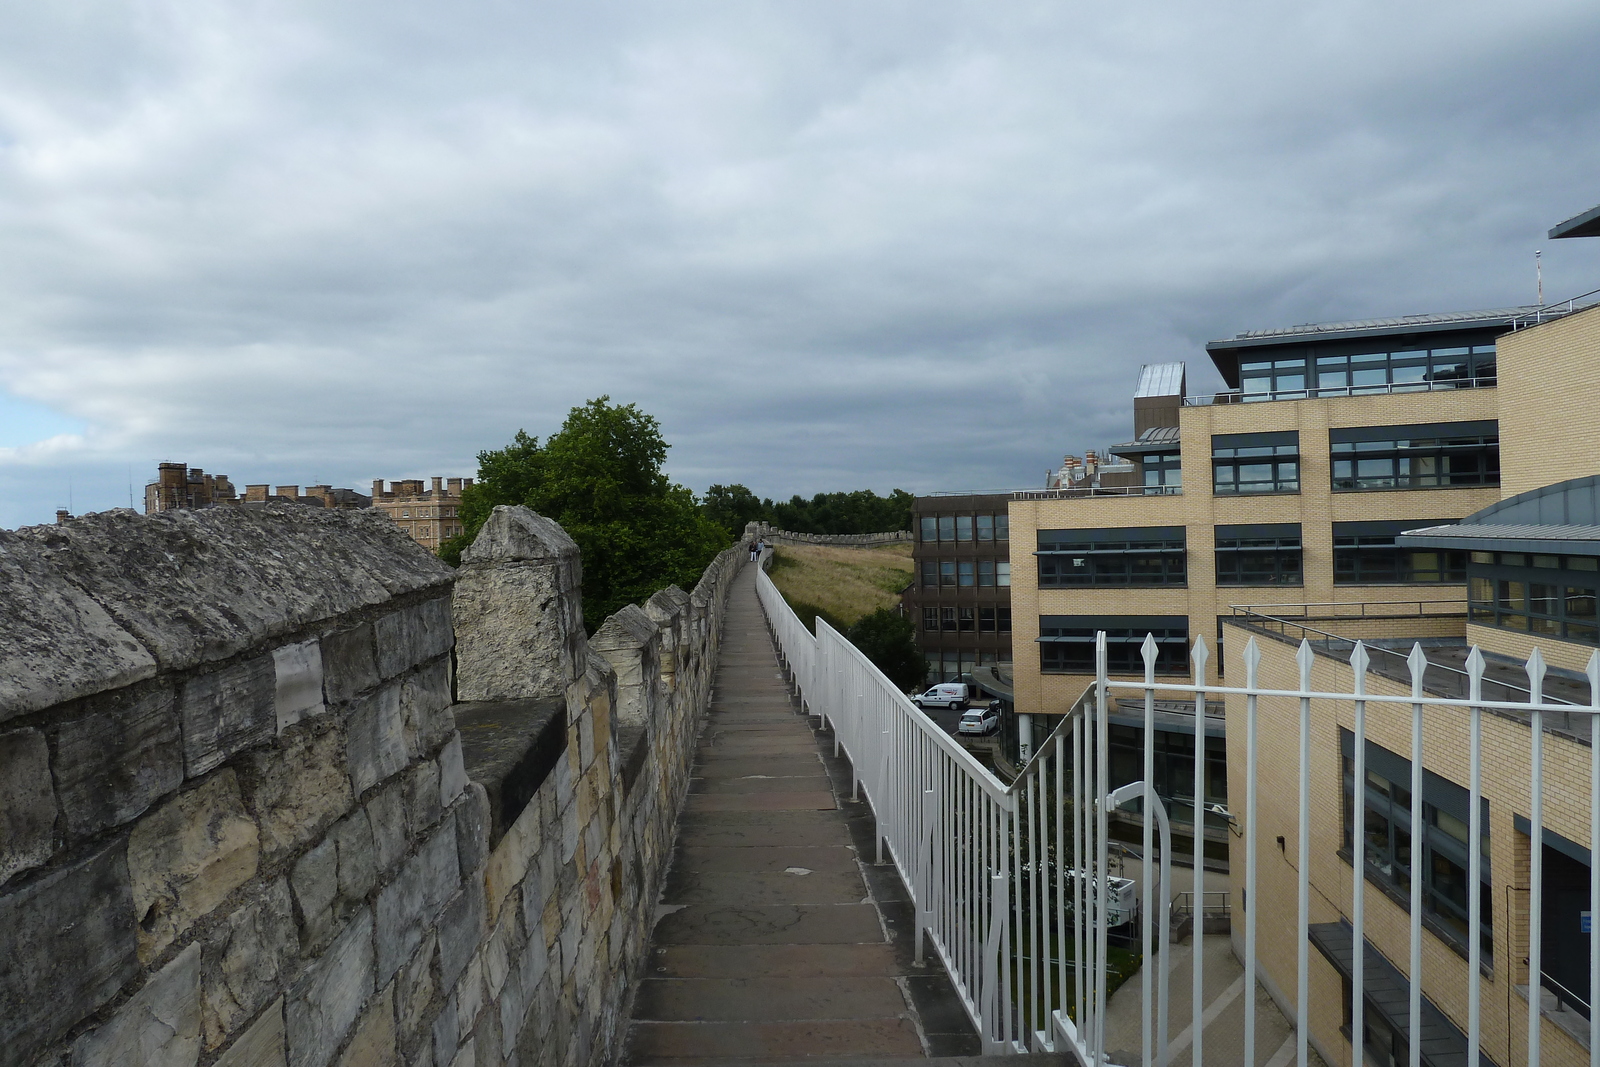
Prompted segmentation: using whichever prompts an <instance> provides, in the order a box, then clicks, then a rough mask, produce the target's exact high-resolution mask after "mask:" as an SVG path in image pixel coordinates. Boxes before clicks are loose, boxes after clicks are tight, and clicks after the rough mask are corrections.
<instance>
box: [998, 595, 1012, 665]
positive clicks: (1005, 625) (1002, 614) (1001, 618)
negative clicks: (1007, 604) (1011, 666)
mask: <svg viewBox="0 0 1600 1067" xmlns="http://www.w3.org/2000/svg"><path fill="white" fill-rule="evenodd" d="M994 616H995V621H996V623H998V624H999V627H1000V632H1001V633H1003V634H1008V633H1010V632H1011V609H1010V608H995V609H994ZM1001 662H1002V663H1010V662H1011V656H1010V655H1009V654H1005V656H1004V658H1003V659H1002V660H1001Z"/></svg>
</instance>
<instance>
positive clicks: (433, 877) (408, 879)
mask: <svg viewBox="0 0 1600 1067" xmlns="http://www.w3.org/2000/svg"><path fill="white" fill-rule="evenodd" d="M459 884H460V871H459V867H458V865H457V859H456V826H455V821H454V820H451V821H449V822H446V823H445V824H444V825H443V826H441V827H440V828H439V829H438V830H436V831H434V833H433V834H432V835H431V836H429V838H428V839H427V840H426V841H424V842H423V843H422V847H421V848H419V849H418V850H417V853H416V855H414V856H412V857H411V858H410V859H409V860H407V861H406V862H405V863H404V864H403V865H402V866H401V868H400V873H399V875H398V876H396V878H395V880H394V881H393V882H390V883H389V884H388V885H386V886H384V887H383V888H382V889H381V890H379V891H378V910H377V917H378V932H377V964H378V971H377V975H378V981H379V982H381V983H387V982H388V981H389V979H390V978H392V977H393V976H394V973H395V971H396V970H398V969H399V968H400V965H401V964H403V963H405V961H406V960H408V959H410V958H411V954H412V953H414V952H415V951H416V950H417V949H418V947H420V946H421V944H422V934H423V931H424V930H425V929H427V927H429V926H430V925H431V924H432V923H433V920H434V918H435V917H436V916H437V915H438V914H439V909H440V908H441V907H443V905H444V902H445V901H446V900H448V899H449V898H450V896H451V894H453V893H454V892H455V891H456V886H458V885H459Z"/></svg>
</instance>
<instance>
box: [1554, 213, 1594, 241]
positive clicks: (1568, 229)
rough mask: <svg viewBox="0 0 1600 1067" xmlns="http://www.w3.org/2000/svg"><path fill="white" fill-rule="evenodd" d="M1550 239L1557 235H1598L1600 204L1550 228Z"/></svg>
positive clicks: (1557, 236)
mask: <svg viewBox="0 0 1600 1067" xmlns="http://www.w3.org/2000/svg"><path fill="white" fill-rule="evenodd" d="M1550 236H1551V238H1552V239H1554V238H1559V237H1600V206H1596V207H1592V208H1590V209H1589V210H1588V211H1585V212H1584V213H1583V214H1581V215H1574V216H1572V218H1570V219H1568V220H1567V221H1566V222H1558V223H1556V224H1555V225H1554V226H1552V227H1551V228H1550Z"/></svg>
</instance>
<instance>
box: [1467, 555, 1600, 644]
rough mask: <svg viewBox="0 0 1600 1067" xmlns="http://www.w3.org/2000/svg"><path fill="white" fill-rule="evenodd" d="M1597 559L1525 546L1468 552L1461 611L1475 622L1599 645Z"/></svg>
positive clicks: (1599, 575)
mask: <svg viewBox="0 0 1600 1067" xmlns="http://www.w3.org/2000/svg"><path fill="white" fill-rule="evenodd" d="M1597 592H1600V559H1596V558H1595V557H1594V556H1554V555H1539V554H1537V553H1529V552H1474V553H1472V555H1471V558H1470V560H1469V562H1468V564H1467V613H1468V617H1469V618H1471V620H1472V621H1473V622H1475V623H1478V624H1480V625H1483V626H1498V627H1499V628H1501V629H1502V630H1520V631H1523V632H1526V633H1533V634H1540V635H1543V636H1548V637H1560V638H1565V639H1566V640H1568V641H1578V642H1580V643H1582V644H1585V645H1600V618H1596V615H1595V603H1596V601H1595V597H1596V593H1597Z"/></svg>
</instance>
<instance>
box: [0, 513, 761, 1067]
mask: <svg viewBox="0 0 1600 1067" xmlns="http://www.w3.org/2000/svg"><path fill="white" fill-rule="evenodd" d="M529 528H534V529H537V530H538V531H539V532H540V536H541V537H542V538H543V542H542V544H541V547H539V550H538V551H537V552H530V551H529V546H530V545H531V544H533V542H532V541H531V540H530V538H529V537H528V536H527V535H526V533H525V531H526V530H527V529H529ZM519 531H522V532H519ZM562 540H565V534H564V533H561V531H560V529H559V527H556V526H555V525H554V524H553V523H548V522H546V520H542V519H539V517H538V516H534V515H532V513H530V512H527V511H526V510H525V509H501V510H500V511H497V513H496V515H495V517H494V518H493V519H492V520H491V523H490V525H489V526H488V527H486V529H485V536H483V537H480V539H479V541H478V543H477V544H476V545H474V547H473V550H471V552H469V557H470V558H469V559H468V560H467V561H466V563H465V565H464V566H463V568H462V570H461V571H460V572H452V571H451V570H450V569H449V568H447V567H445V566H444V565H443V564H441V563H440V562H439V561H438V560H436V559H435V558H433V557H432V556H431V555H429V554H428V553H427V552H426V551H424V550H423V549H421V548H420V547H418V546H417V545H415V544H414V543H412V542H411V541H410V539H409V538H407V537H406V536H405V535H404V534H403V533H401V532H400V530H399V529H398V528H397V527H395V526H394V525H393V523H391V522H389V521H387V520H386V519H385V518H384V517H383V516H381V515H377V514H375V513H371V512H316V511H307V510H305V509H299V508H292V507H285V508H276V507H268V508H266V509H263V510H260V511H253V512H252V511H243V510H236V509H231V508H227V509H221V508H219V509H210V510H203V511H172V512H166V513H163V514H160V515H156V516H149V517H142V516H137V515H134V514H133V513H132V512H124V511H116V512H109V513H104V514H100V515H91V516H85V517H83V518H79V519H73V520H70V521H69V522H67V523H66V524H65V525H62V526H54V527H38V528H31V529H26V530H21V531H17V532H14V533H13V532H6V531H0V603H4V604H5V605H6V609H5V610H4V611H3V612H0V960H3V961H4V962H3V963H0V1067H38V1065H43V1064H52V1065H55V1064H65V1063H68V1062H70V1063H71V1064H72V1065H73V1067H95V1065H100V1064H118V1065H123V1064H129V1065H134V1064H161V1065H180V1067H188V1065H199V1064H208V1065H209V1064H213V1063H216V1064H225V1065H228V1067H243V1065H249V1067H257V1065H260V1067H268V1065H271V1067H288V1065H294V1067H324V1065H328V1064H334V1063H337V1064H339V1065H341V1067H356V1065H365V1064H391V1063H393V1064H407V1065H413V1064H417V1065H426V1067H435V1065H437V1067H478V1065H480V1064H486V1065H495V1067H498V1065H501V1064H507V1063H515V1064H533V1063H561V1064H567V1063H598V1062H602V1061H603V1060H604V1059H605V1057H606V1056H607V1055H608V1054H609V1052H610V1043H611V1040H612V1037H613V1034H614V1033H615V1030H616V1025H615V1024H616V1021H617V1019H619V1018H621V1013H622V1012H623V1011H624V1009H625V1001H626V998H627V996H628V993H629V990H630V988H631V985H632V983H633V981H634V978H635V974H636V972H637V970H638V967H639V962H640V957H641V954H642V952H643V950H644V945H645V938H646V937H647V935H648V932H649V923H650V921H651V919H652V918H653V905H654V900H655V895H656V891H655V886H656V884H657V883H658V881H659V879H660V877H661V875H662V873H663V870H664V867H665V860H666V857H667V855H668V851H669V849H670V842H671V835H672V826H673V821H674V820H675V818H676V813H677V809H678V806H679V803H680V800H681V796H682V793H683V791H684V789H685V788H686V785H687V767H686V759H687V752H688V750H689V745H690V742H691V741H692V735H693V733H694V729H695V723H696V720H697V718H698V715H699V712H700V710H701V709H703V707H704V704H705V699H706V695H707V691H708V689H709V679H710V676H711V670H712V668H713V666H714V664H715V657H716V631H717V626H718V623H719V622H720V616H721V607H722V603H723V600H724V598H725V596H726V591H727V585H728V579H730V578H731V577H732V576H733V574H734V573H736V571H737V568H738V566H739V561H740V560H741V559H742V558H743V553H742V552H740V551H739V550H737V549H734V550H730V551H728V552H725V553H724V554H723V555H722V556H721V557H719V559H718V561H717V562H716V563H715V564H713V566H712V567H711V568H710V569H708V571H707V573H706V576H705V577H704V578H703V579H702V581H701V583H700V585H699V586H698V587H697V588H696V590H695V593H694V595H693V596H687V595H685V594H682V593H681V592H679V591H677V590H667V591H665V592H663V593H660V594H657V596H656V597H654V598H652V600H651V601H650V603H649V604H647V605H646V606H645V607H644V608H642V609H639V608H630V609H628V610H626V611H624V612H622V613H619V614H618V616H615V617H613V619H612V620H609V621H608V622H607V624H606V626H605V627H603V628H602V630H601V632H600V633H597V634H596V635H595V639H594V641H593V642H590V641H588V640H586V639H585V638H584V635H583V631H582V626H581V601H580V600H579V594H578V582H579V580H580V578H581V568H580V566H579V561H578V560H577V552H576V548H575V547H570V548H569V547H568V546H570V545H571V542H570V540H566V543H565V545H562V544H560V543H559V542H560V541H562ZM552 546H554V547H553V549H552ZM480 550H481V551H480ZM453 593H454V597H455V601H456V602H455V605H454V610H453V611H452V594H453ZM474 598H476V599H474ZM530 598H534V599H530ZM452 616H454V619H455V624H454V626H453V624H452ZM552 617H553V618H554V625H550V623H551V619H552ZM529 620H537V621H539V622H540V623H541V624H544V625H543V628H542V629H538V628H536V632H535V635H534V638H533V639H531V640H530V639H529V637H528V636H527V635H526V634H525V633H524V634H520V635H518V636H515V637H510V636H508V635H509V634H512V633H513V632H514V631H518V630H525V629H526V627H525V625H524V624H525V623H527V622H528V621H529ZM497 627H498V629H499V635H498V636H496V634H495V631H496V628H497ZM457 632H459V633H460V634H461V635H462V636H461V647H460V648H459V649H457V647H456V646H457V637H456V635H457ZM474 642H476V644H474ZM519 642H520V643H519ZM518 655H520V656H521V657H522V661H521V662H522V665H523V667H524V668H526V670H525V675H524V680H523V683H522V691H520V692H519V691H515V690H516V686H515V684H514V680H512V681H508V679H507V669H506V660H507V658H508V657H510V658H511V659H512V660H515V659H516V657H517V656H518ZM458 656H459V657H460V659H461V666H460V668H459V669H457V668H455V666H454V662H453V661H454V659H455V658H456V657H458ZM474 657H476V658H474ZM614 664H615V666H614ZM535 667H538V669H537V670H536V669H534V668H535ZM512 673H513V674H514V673H515V672H514V671H513V672H512ZM455 684H459V685H461V686H462V688H463V689H464V690H467V691H468V692H470V693H471V695H473V696H475V697H478V698H481V699H474V700H473V701H472V702H471V703H465V704H460V705H454V696H453V692H452V686H453V685H455ZM474 687H476V688H474ZM466 695H468V694H467V693H463V696H466ZM453 705H454V706H453ZM458 724H459V725H460V729H459V730H458Z"/></svg>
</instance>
